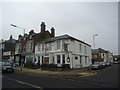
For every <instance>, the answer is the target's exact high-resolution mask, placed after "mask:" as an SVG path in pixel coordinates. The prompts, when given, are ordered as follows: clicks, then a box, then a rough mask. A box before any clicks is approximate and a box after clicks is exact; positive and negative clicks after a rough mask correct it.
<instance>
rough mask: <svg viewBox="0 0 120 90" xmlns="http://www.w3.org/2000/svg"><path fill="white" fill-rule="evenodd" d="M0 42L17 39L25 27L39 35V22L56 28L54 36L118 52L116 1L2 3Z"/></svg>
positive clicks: (0, 8)
mask: <svg viewBox="0 0 120 90" xmlns="http://www.w3.org/2000/svg"><path fill="white" fill-rule="evenodd" d="M0 12H1V13H2V14H1V15H0V19H1V20H2V21H1V22H0V24H1V25H2V26H0V29H1V31H2V32H1V31H0V34H1V35H0V39H5V40H8V39H9V37H10V35H12V36H13V38H15V39H18V35H19V34H23V30H22V29H19V28H15V27H12V26H11V25H10V24H15V25H17V26H20V27H23V28H25V32H26V33H29V31H30V30H32V29H33V30H34V31H35V32H36V33H39V32H40V24H41V22H45V24H46V29H47V30H49V31H50V29H51V27H54V28H55V34H56V36H60V35H64V34H68V35H70V36H73V37H75V38H77V39H79V40H82V41H84V42H86V43H88V44H90V45H91V46H92V48H93V35H95V34H98V36H95V48H103V49H105V50H109V51H111V52H112V53H114V54H117V53H118V3H117V2H32V3H31V2H2V3H0Z"/></svg>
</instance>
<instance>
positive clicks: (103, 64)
mask: <svg viewBox="0 0 120 90" xmlns="http://www.w3.org/2000/svg"><path fill="white" fill-rule="evenodd" d="M99 63H100V64H101V66H102V68H105V67H106V66H107V62H99Z"/></svg>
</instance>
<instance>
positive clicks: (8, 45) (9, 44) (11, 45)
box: [3, 39, 16, 51]
mask: <svg viewBox="0 0 120 90" xmlns="http://www.w3.org/2000/svg"><path fill="white" fill-rule="evenodd" d="M3 44H5V48H4V50H3V51H14V50H15V44H16V40H15V39H9V40H6V41H4V42H3Z"/></svg>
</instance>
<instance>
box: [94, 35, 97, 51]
mask: <svg viewBox="0 0 120 90" xmlns="http://www.w3.org/2000/svg"><path fill="white" fill-rule="evenodd" d="M95 36H98V34H95V35H93V47H94V49H95Z"/></svg>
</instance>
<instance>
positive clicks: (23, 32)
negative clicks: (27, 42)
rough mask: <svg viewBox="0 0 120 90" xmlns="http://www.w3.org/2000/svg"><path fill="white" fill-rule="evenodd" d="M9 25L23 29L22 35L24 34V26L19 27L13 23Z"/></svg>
mask: <svg viewBox="0 0 120 90" xmlns="http://www.w3.org/2000/svg"><path fill="white" fill-rule="evenodd" d="M11 26H13V27H17V28H20V29H23V36H24V34H25V29H24V28H22V27H19V26H16V25H14V24H11Z"/></svg>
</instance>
